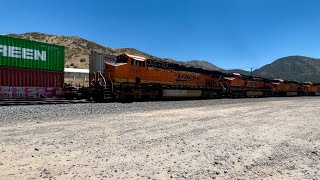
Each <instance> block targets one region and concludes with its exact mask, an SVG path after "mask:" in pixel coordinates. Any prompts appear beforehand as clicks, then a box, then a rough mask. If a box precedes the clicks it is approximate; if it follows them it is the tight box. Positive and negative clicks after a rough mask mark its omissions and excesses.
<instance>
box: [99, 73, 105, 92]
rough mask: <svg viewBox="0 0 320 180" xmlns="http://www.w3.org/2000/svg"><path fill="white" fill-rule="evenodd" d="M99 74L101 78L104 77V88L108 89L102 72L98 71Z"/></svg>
mask: <svg viewBox="0 0 320 180" xmlns="http://www.w3.org/2000/svg"><path fill="white" fill-rule="evenodd" d="M98 73H99V75H100V76H101V77H102V79H103V83H104V88H106V87H107V83H106V79H105V78H104V77H103V75H102V73H101V71H98Z"/></svg>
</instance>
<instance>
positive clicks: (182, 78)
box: [177, 74, 200, 81]
mask: <svg viewBox="0 0 320 180" xmlns="http://www.w3.org/2000/svg"><path fill="white" fill-rule="evenodd" d="M199 78H200V77H199V76H196V75H186V74H179V76H178V77H177V81H192V80H198V79H199Z"/></svg>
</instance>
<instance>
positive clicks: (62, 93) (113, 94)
mask: <svg viewBox="0 0 320 180" xmlns="http://www.w3.org/2000/svg"><path fill="white" fill-rule="evenodd" d="M64 64H65V52H64V47H63V46H57V45H52V44H47V43H41V42H36V41H30V40H25V39H19V38H13V37H9V36H2V35H0V99H16V98H32V99H39V98H40V99H41V98H68V99H72V98H78V99H94V101H103V102H108V101H118V100H120V101H135V100H158V99H188V98H223V97H230V98H239V97H270V96H310V95H312V96H315V95H320V84H316V83H311V82H305V83H299V82H294V81H285V80H281V79H267V78H261V77H253V76H246V75H242V74H238V73H225V72H219V71H210V70H204V69H201V68H194V67H187V66H184V65H182V64H179V63H173V62H166V61H162V60H158V59H147V58H145V57H140V56H135V55H129V54H121V55H117V56H114V55H107V54H100V53H94V52H92V53H91V54H90V65H89V72H90V73H89V87H86V88H81V89H76V88H74V87H70V86H65V84H64V72H63V70H64Z"/></svg>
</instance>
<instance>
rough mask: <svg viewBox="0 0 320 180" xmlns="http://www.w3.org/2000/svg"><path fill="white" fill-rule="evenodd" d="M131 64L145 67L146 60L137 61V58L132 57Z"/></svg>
mask: <svg viewBox="0 0 320 180" xmlns="http://www.w3.org/2000/svg"><path fill="white" fill-rule="evenodd" d="M131 65H132V66H141V67H145V62H144V61H137V60H135V59H131Z"/></svg>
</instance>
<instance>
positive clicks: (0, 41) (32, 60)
mask: <svg viewBox="0 0 320 180" xmlns="http://www.w3.org/2000/svg"><path fill="white" fill-rule="evenodd" d="M64 53H65V52H64V47H63V46H57V45H52V44H47V43H41V42H36V41H30V40H25V39H20V38H14V37H9V36H2V35H0V67H12V68H24V69H35V70H47V71H64Z"/></svg>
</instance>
